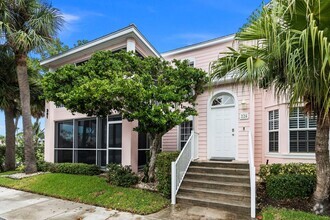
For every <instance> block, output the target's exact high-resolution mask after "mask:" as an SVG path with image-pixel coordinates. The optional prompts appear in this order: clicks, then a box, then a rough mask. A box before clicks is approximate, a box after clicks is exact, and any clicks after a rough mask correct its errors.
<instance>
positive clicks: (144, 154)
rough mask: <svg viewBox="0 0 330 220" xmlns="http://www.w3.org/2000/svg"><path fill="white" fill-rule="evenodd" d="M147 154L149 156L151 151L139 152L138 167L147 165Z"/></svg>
mask: <svg viewBox="0 0 330 220" xmlns="http://www.w3.org/2000/svg"><path fill="white" fill-rule="evenodd" d="M147 154H149V150H139V152H138V166H143V165H146V164H147Z"/></svg>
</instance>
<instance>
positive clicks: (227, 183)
mask: <svg viewBox="0 0 330 220" xmlns="http://www.w3.org/2000/svg"><path fill="white" fill-rule="evenodd" d="M183 182H196V183H201V184H203V183H206V184H208V183H209V184H217V185H225V186H233V187H234V186H237V187H248V188H250V184H248V183H235V182H233V183H231V182H219V181H212V180H196V179H189V178H184V179H183Z"/></svg>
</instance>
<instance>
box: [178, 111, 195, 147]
mask: <svg viewBox="0 0 330 220" xmlns="http://www.w3.org/2000/svg"><path fill="white" fill-rule="evenodd" d="M186 122H191V131H193V130H194V118H193V117H192V116H189V117H188V121H186ZM181 125H182V124H180V125H179V126H178V136H179V137H178V150H179V151H181V150H182V149H181V143H182V142H186V143H187V140H182V139H181ZM190 135H191V134H190Z"/></svg>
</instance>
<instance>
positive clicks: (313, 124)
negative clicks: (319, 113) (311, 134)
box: [309, 116, 317, 128]
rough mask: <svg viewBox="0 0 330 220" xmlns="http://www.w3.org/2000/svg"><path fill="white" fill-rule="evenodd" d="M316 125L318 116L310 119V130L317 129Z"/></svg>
mask: <svg viewBox="0 0 330 220" xmlns="http://www.w3.org/2000/svg"><path fill="white" fill-rule="evenodd" d="M316 125H317V120H316V116H311V117H310V118H309V127H310V128H316Z"/></svg>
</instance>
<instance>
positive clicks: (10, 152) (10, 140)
mask: <svg viewBox="0 0 330 220" xmlns="http://www.w3.org/2000/svg"><path fill="white" fill-rule="evenodd" d="M14 118H15V115H14V112H13V111H12V110H11V109H5V121H6V154H5V170H6V171H8V170H15V165H16V160H15V123H14Z"/></svg>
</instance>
